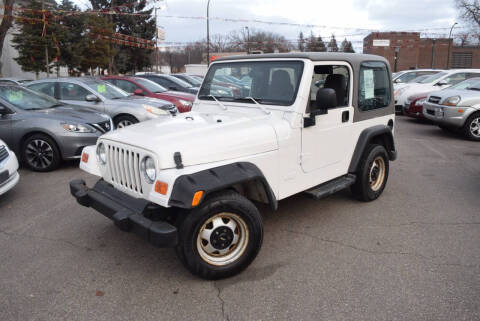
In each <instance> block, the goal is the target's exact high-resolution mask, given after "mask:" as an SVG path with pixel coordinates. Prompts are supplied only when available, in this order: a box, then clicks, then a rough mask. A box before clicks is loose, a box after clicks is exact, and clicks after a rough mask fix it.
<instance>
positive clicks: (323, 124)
mask: <svg viewBox="0 0 480 321" xmlns="http://www.w3.org/2000/svg"><path fill="white" fill-rule="evenodd" d="M352 75H353V73H352V69H351V67H350V65H348V64H347V63H344V62H321V63H317V64H315V66H314V70H313V77H312V84H311V91H310V101H309V104H308V106H306V111H305V115H304V117H309V116H310V111H311V110H314V109H315V107H316V93H317V91H318V89H319V88H332V89H334V90H335V92H336V93H337V107H335V108H331V109H328V111H327V113H326V114H323V115H317V116H316V117H315V125H313V126H309V127H305V126H304V128H303V129H302V152H301V166H302V170H303V171H304V172H305V173H315V174H316V173H318V175H320V176H321V177H322V180H323V181H326V180H330V179H333V178H335V177H338V176H340V175H343V174H346V173H347V171H348V166H349V164H348V161H349V157H348V156H349V154H350V152H349V150H350V149H351V146H352V140H353V137H352V135H351V126H352V124H353V113H354V108H353V106H352V93H353V91H352V88H353V80H352ZM316 175H317V174H316Z"/></svg>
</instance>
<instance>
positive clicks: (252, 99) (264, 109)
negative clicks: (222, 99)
mask: <svg viewBox="0 0 480 321" xmlns="http://www.w3.org/2000/svg"><path fill="white" fill-rule="evenodd" d="M240 99H250V100H251V101H253V102H254V103H255V104H256V105H257V106H258V108H260V109H261V110H262V111H263V112H264V113H265V114H267V115H270V110H268V109H266V108H265V107H263V105H262V104H260V103H259V102H258V101H257V100H256V99H255V98H253V97H243V98H240ZM257 99H258V98H257ZM258 100H260V101H261V99H258Z"/></svg>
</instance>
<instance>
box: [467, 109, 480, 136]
mask: <svg viewBox="0 0 480 321" xmlns="http://www.w3.org/2000/svg"><path fill="white" fill-rule="evenodd" d="M463 132H464V135H465V136H466V137H467V138H468V139H470V140H474V141H477V142H478V141H480V113H475V114H473V115H471V116H470V117H468V119H467V121H466V122H465V125H464V127H463Z"/></svg>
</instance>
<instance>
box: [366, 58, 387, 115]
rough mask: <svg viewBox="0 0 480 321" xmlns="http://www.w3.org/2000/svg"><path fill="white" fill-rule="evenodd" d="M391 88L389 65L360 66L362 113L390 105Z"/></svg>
mask: <svg viewBox="0 0 480 321" xmlns="http://www.w3.org/2000/svg"><path fill="white" fill-rule="evenodd" d="M390 100H391V88H390V76H389V74H388V69H387V65H385V64H384V63H383V62H379V61H371V62H364V63H362V64H361V66H360V81H359V85H358V108H359V109H360V110H362V111H367V110H372V109H377V108H384V107H387V106H388V105H389V104H390Z"/></svg>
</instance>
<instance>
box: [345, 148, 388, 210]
mask: <svg viewBox="0 0 480 321" xmlns="http://www.w3.org/2000/svg"><path fill="white" fill-rule="evenodd" d="M388 171H389V158H388V154H387V151H386V150H385V147H383V146H382V145H378V144H372V145H369V146H368V147H367V150H366V151H365V153H364V155H363V157H362V159H361V161H360V167H359V169H358V171H357V180H356V182H355V184H353V185H352V188H351V190H352V194H353V195H354V196H355V197H356V198H357V199H359V200H361V201H364V202H370V201H373V200H375V199H377V198H378V197H379V196H380V195H381V194H382V192H383V190H384V189H385V185H386V184H387V180H388Z"/></svg>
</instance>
